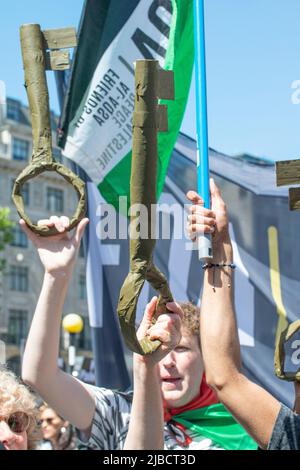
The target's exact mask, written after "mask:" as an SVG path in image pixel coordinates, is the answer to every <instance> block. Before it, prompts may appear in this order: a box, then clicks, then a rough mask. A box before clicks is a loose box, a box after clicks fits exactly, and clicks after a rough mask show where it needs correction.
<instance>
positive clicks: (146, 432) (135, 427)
mask: <svg viewBox="0 0 300 470" xmlns="http://www.w3.org/2000/svg"><path fill="white" fill-rule="evenodd" d="M156 301H157V298H156V297H153V298H152V300H151V302H150V303H149V304H148V305H147V307H146V310H145V313H144V317H143V321H142V323H141V326H140V328H139V330H138V333H137V335H138V337H141V338H142V337H143V336H145V335H146V334H147V335H148V336H149V338H150V339H159V340H160V341H161V342H162V345H161V346H160V347H159V349H158V350H157V351H155V352H154V353H153V354H151V355H150V356H140V355H139V354H134V357H133V371H134V393H133V402H132V409H131V416H130V424H129V429H128V434H127V438H126V441H125V445H124V450H143V449H145V450H159V449H163V448H164V419H163V403H162V393H161V384H160V380H159V374H158V370H157V364H158V362H159V361H160V360H161V359H163V358H164V357H165V356H166V355H167V354H168V353H169V352H170V351H171V350H172V349H174V348H175V347H176V346H177V344H178V343H179V341H180V338H181V333H180V325H181V322H180V318H181V316H182V310H181V307H180V306H179V305H178V304H176V303H175V302H171V303H169V304H167V308H168V310H170V313H166V314H162V315H160V316H159V317H158V320H157V322H156V324H155V325H154V326H151V324H152V323H151V320H152V316H153V314H154V312H155V306H156ZM171 312H173V313H171Z"/></svg>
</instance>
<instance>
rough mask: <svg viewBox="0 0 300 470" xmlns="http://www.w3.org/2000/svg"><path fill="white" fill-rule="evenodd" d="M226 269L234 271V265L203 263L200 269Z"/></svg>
mask: <svg viewBox="0 0 300 470" xmlns="http://www.w3.org/2000/svg"><path fill="white" fill-rule="evenodd" d="M226 266H227V267H228V268H231V269H235V268H236V265H235V264H233V263H205V264H203V265H202V269H210V268H224V267H226Z"/></svg>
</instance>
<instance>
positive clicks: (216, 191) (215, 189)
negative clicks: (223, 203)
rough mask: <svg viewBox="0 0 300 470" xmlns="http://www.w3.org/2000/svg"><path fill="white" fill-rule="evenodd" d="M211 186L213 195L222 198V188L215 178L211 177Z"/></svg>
mask: <svg viewBox="0 0 300 470" xmlns="http://www.w3.org/2000/svg"><path fill="white" fill-rule="evenodd" d="M209 188H210V193H211V195H212V196H216V197H220V198H222V196H221V191H220V188H219V187H218V186H217V185H216V183H215V180H214V179H213V178H210V179H209Z"/></svg>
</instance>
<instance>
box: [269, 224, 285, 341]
mask: <svg viewBox="0 0 300 470" xmlns="http://www.w3.org/2000/svg"><path fill="white" fill-rule="evenodd" d="M268 242H269V259H270V281H271V289H272V295H273V299H274V302H275V304H276V308H277V313H278V316H279V318H278V324H277V331H276V340H275V341H276V343H277V340H278V337H279V335H280V333H281V332H282V331H283V330H285V328H286V327H287V326H288V320H287V314H286V310H285V308H284V305H283V302H282V296H281V283H280V269H279V250H278V234H277V229H276V227H273V226H271V227H269V228H268Z"/></svg>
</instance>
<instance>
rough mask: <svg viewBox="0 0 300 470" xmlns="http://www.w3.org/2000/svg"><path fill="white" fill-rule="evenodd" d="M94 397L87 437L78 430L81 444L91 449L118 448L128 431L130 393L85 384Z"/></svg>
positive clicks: (122, 443) (122, 444)
mask: <svg viewBox="0 0 300 470" xmlns="http://www.w3.org/2000/svg"><path fill="white" fill-rule="evenodd" d="M85 387H88V388H89V390H90V391H91V392H92V394H93V395H94V397H95V405H96V407H95V414H94V418H93V423H92V429H91V433H90V436H89V438H88V439H86V438H85V436H84V435H83V433H82V432H80V430H77V435H78V438H79V440H80V444H81V445H82V446H85V447H88V448H89V449H93V450H120V449H122V448H123V446H124V442H125V439H126V435H127V432H128V426H129V419H130V409H131V398H132V394H125V393H119V392H114V391H112V390H109V389H106V388H99V387H94V386H92V385H87V384H85Z"/></svg>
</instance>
